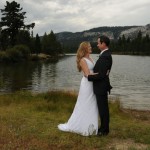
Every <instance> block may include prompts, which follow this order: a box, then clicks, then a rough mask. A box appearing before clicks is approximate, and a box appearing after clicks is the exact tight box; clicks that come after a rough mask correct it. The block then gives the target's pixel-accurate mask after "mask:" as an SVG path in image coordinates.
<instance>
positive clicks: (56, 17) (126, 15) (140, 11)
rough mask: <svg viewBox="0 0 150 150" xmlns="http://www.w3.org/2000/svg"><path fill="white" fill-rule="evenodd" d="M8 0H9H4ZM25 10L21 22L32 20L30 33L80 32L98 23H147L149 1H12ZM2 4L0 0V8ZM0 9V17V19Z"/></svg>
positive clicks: (121, 24)
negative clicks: (33, 25) (31, 31)
mask: <svg viewBox="0 0 150 150" xmlns="http://www.w3.org/2000/svg"><path fill="white" fill-rule="evenodd" d="M8 1H9V2H11V1H12V0H8ZM15 1H16V2H17V3H19V4H20V5H21V7H22V8H23V11H25V12H26V17H27V18H26V19H25V24H28V23H32V22H34V23H35V27H34V30H33V32H34V35H35V34H37V33H38V34H39V35H43V34H44V33H45V32H46V33H50V31H51V30H53V32H54V33H58V32H63V31H70V32H80V31H84V30H88V29H91V28H96V27H101V26H129V25H146V24H149V23H150V15H149V14H150V11H149V9H150V0H15ZM5 5H6V1H5V0H0V9H3V8H4V6H5ZM1 16H2V15H1V12H0V18H1Z"/></svg>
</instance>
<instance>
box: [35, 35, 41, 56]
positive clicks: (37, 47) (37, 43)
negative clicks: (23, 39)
mask: <svg viewBox="0 0 150 150" xmlns="http://www.w3.org/2000/svg"><path fill="white" fill-rule="evenodd" d="M35 52H36V54H39V53H41V40H40V37H39V35H38V34H36V38H35Z"/></svg>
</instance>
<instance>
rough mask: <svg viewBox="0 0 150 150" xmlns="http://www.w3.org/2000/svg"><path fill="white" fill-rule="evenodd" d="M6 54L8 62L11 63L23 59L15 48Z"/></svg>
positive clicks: (8, 50)
mask: <svg viewBox="0 0 150 150" xmlns="http://www.w3.org/2000/svg"><path fill="white" fill-rule="evenodd" d="M6 53H7V54H8V56H9V57H10V60H11V61H13V62H18V61H20V60H21V58H22V57H23V56H22V53H21V51H19V50H18V49H17V48H14V47H13V48H10V49H7V50H6Z"/></svg>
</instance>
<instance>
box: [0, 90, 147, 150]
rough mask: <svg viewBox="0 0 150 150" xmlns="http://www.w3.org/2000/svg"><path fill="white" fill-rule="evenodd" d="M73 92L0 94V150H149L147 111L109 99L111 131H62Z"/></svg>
mask: <svg viewBox="0 0 150 150" xmlns="http://www.w3.org/2000/svg"><path fill="white" fill-rule="evenodd" d="M76 98H77V95H76V94H75V93H74V92H63V91H58V92H54V91H53V92H47V93H42V94H33V93H30V92H16V93H13V94H7V95H6V94H5V95H0V149H2V150H51V149H52V150H53V149H54V150H57V149H58V150H59V149H61V150H66V149H68V150H70V149H71V150H72V149H73V150H78V149H79V150H82V149H84V150H107V149H108V150H109V149H110V150H116V149H118V150H120V149H121V150H122V149H123V150H124V149H125V150H126V149H127V150H136V149H141V150H150V117H149V116H150V112H148V111H147V112H140V111H131V110H125V109H121V108H120V104H119V102H118V101H116V102H112V101H111V102H110V103H109V107H110V134H109V135H108V136H106V137H97V136H90V137H83V136H81V135H78V134H74V133H66V132H61V131H59V130H58V129H57V125H58V124H59V123H64V122H66V121H67V120H68V119H69V117H70V115H71V113H72V111H73V108H74V105H75V102H76Z"/></svg>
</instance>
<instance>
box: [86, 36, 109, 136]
mask: <svg viewBox="0 0 150 150" xmlns="http://www.w3.org/2000/svg"><path fill="white" fill-rule="evenodd" d="M97 42H98V44H97V47H98V48H99V49H100V51H101V53H100V56H99V59H98V60H97V62H96V64H95V66H94V72H95V73H98V74H95V75H88V80H89V81H93V90H94V93H95V95H96V100H97V105H98V111H99V116H100V121H101V126H100V128H99V129H98V135H99V136H104V135H107V134H108V133H109V107H108V92H109V93H110V90H111V88H112V87H111V85H110V81H109V73H108V72H110V70H111V66H112V56H111V53H110V51H109V44H110V39H109V38H108V37H107V36H104V35H103V36H100V37H99V38H98V40H97Z"/></svg>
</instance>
